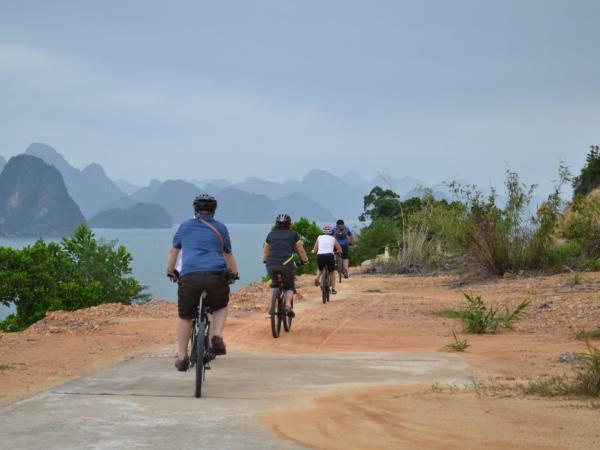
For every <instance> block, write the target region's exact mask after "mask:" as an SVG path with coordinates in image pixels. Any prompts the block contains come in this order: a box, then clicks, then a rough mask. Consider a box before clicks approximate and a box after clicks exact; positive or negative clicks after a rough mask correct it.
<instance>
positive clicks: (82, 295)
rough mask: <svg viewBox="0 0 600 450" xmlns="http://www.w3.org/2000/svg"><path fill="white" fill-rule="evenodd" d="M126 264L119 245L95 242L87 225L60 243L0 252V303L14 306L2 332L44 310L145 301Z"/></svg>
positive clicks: (127, 258) (20, 325)
mask: <svg viewBox="0 0 600 450" xmlns="http://www.w3.org/2000/svg"><path fill="white" fill-rule="evenodd" d="M130 263H131V255H130V254H129V253H128V252H127V251H126V250H125V248H124V247H123V246H121V247H119V248H118V249H116V250H115V249H114V243H105V242H102V241H100V242H98V241H96V240H95V239H94V235H93V233H92V231H91V230H90V229H89V228H88V227H87V226H85V225H80V226H79V227H78V228H77V230H75V232H74V234H73V236H72V238H70V239H64V240H63V242H62V243H61V244H56V243H48V244H47V243H45V242H44V241H43V240H38V241H37V242H36V243H35V244H33V245H31V246H27V247H25V248H23V249H20V250H15V249H8V248H0V269H1V270H0V302H1V303H3V304H4V305H8V304H10V303H14V305H15V306H16V313H15V314H12V315H10V316H9V317H7V318H6V319H5V320H4V321H3V322H2V323H1V324H0V327H1V328H3V329H5V330H7V331H17V330H20V329H23V328H25V327H27V326H29V325H31V324H32V323H34V322H36V321H37V320H39V319H41V318H43V317H44V316H45V314H46V312H47V311H53V310H74V309H78V308H85V307H88V306H93V305H98V304H101V303H109V302H120V303H126V304H129V303H131V302H133V301H143V300H145V299H147V298H148V296H147V295H146V294H144V293H143V290H144V288H143V287H142V286H140V284H139V283H138V282H137V281H136V280H135V279H134V278H132V277H129V276H127V275H129V274H130V273H131V267H130Z"/></svg>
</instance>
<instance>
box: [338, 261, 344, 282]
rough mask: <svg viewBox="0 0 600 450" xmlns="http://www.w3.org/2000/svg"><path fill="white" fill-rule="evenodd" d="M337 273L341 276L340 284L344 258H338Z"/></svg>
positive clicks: (340, 277) (340, 278)
mask: <svg viewBox="0 0 600 450" xmlns="http://www.w3.org/2000/svg"><path fill="white" fill-rule="evenodd" d="M337 271H338V276H339V282H340V283H341V282H342V272H343V271H344V263H343V262H342V258H338V264H337Z"/></svg>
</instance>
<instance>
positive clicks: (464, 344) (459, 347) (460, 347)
mask: <svg viewBox="0 0 600 450" xmlns="http://www.w3.org/2000/svg"><path fill="white" fill-rule="evenodd" d="M452 337H453V338H454V342H451V343H450V344H448V345H445V346H444V347H442V349H441V350H442V351H443V352H464V351H465V350H466V349H467V348H468V347H470V346H471V344H469V342H468V341H467V340H466V339H465V340H462V341H461V340H460V339H458V336H457V335H456V332H455V331H454V330H452Z"/></svg>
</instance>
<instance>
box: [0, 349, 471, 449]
mask: <svg viewBox="0 0 600 450" xmlns="http://www.w3.org/2000/svg"><path fill="white" fill-rule="evenodd" d="M172 354H173V352H172V351H168V350H165V352H164V353H158V354H152V355H145V356H142V357H138V358H135V359H132V360H130V361H127V362H124V363H122V364H119V365H116V366H114V367H111V368H108V369H105V370H103V371H100V372H98V373H96V374H94V375H91V376H87V377H84V378H81V379H79V380H76V381H73V382H71V383H68V384H65V385H63V386H60V387H57V388H55V389H52V390H50V391H48V392H45V393H42V394H39V395H36V396H34V397H31V398H29V399H27V400H24V401H21V402H18V403H15V404H13V405H10V406H8V407H5V408H3V409H1V410H0V448H1V449H9V448H10V449H40V448H43V449H95V450H105V449H163V448H164V449H171V448H185V447H189V448H211V449H221V448H223V449H234V448H235V449H255V448H256V449H258V448H261V449H268V448H277V449H294V448H299V447H298V446H297V445H295V444H293V443H291V442H287V441H283V440H281V439H279V438H277V437H275V436H273V435H271V434H270V433H268V431H267V430H265V429H263V428H262V427H261V425H260V422H259V420H260V418H259V416H260V414H261V413H264V412H267V411H271V410H274V409H277V408H280V407H282V405H285V402H289V401H293V399H294V398H299V397H300V395H311V396H314V395H319V394H323V393H328V392H331V391H333V390H335V389H339V388H352V387H366V386H373V385H382V384H395V385H397V384H432V383H440V384H453V385H459V386H461V387H463V386H465V387H466V386H469V385H471V384H472V379H471V377H470V374H469V371H468V368H467V366H466V364H465V363H464V362H463V361H462V359H461V358H460V357H458V356H456V355H449V354H432V353H427V354H415V353H344V354H334V355H314V356H310V355H306V356H272V355H252V354H242V353H237V354H236V353H234V354H232V355H228V356H226V357H223V358H219V359H218V360H217V361H215V362H214V363H213V369H212V370H210V371H208V372H207V379H206V384H205V387H204V389H203V395H204V397H203V398H201V399H196V398H194V397H193V384H194V373H193V372H188V373H180V372H176V371H175V369H174V368H173V358H172V356H171V355H172Z"/></svg>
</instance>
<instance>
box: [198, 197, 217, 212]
mask: <svg viewBox="0 0 600 450" xmlns="http://www.w3.org/2000/svg"><path fill="white" fill-rule="evenodd" d="M216 209H217V199H216V198H214V197H213V196H212V195H209V194H200V195H198V196H197V197H196V198H195V199H194V211H196V212H198V211H208V212H210V213H214V212H215V210H216Z"/></svg>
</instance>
